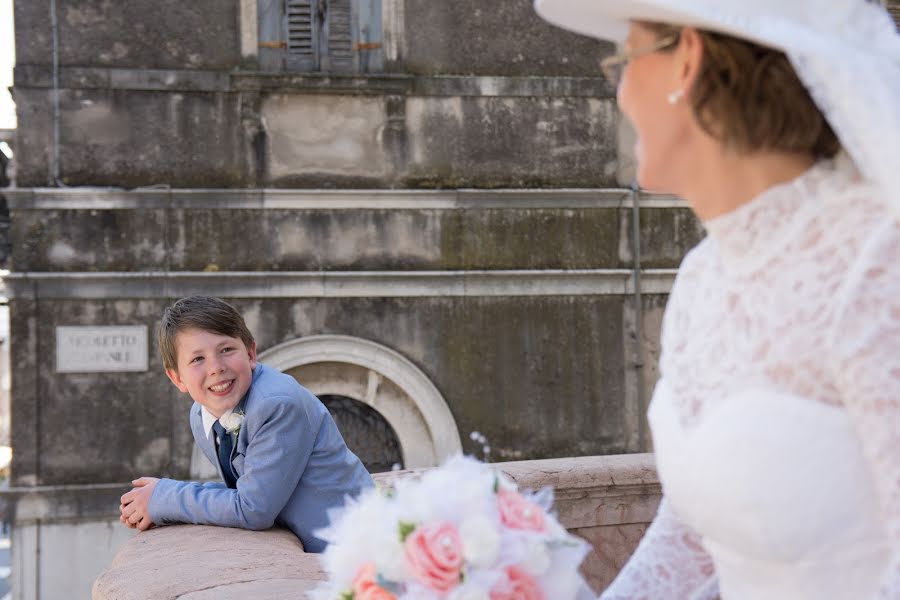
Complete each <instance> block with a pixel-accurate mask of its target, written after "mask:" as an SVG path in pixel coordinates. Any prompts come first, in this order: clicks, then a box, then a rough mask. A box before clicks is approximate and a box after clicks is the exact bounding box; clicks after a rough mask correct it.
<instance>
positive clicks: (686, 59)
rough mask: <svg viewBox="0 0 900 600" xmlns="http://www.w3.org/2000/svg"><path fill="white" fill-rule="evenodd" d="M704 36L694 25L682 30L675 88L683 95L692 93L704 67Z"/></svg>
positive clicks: (676, 53) (674, 75) (676, 52)
mask: <svg viewBox="0 0 900 600" xmlns="http://www.w3.org/2000/svg"><path fill="white" fill-rule="evenodd" d="M703 52H704V48H703V37H702V36H701V35H700V32H699V31H697V29H695V28H694V27H685V28H683V29H682V30H681V35H680V38H679V41H678V46H677V47H676V48H675V57H676V60H675V73H674V74H673V77H674V79H675V81H674V82H673V83H674V87H673V90H678V91H680V92H681V95H682V96H688V97H690V95H691V90H692V89H693V87H694V83H695V82H696V81H697V78H698V77H699V76H700V71H701V69H702V67H703Z"/></svg>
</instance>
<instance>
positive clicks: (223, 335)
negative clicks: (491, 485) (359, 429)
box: [119, 296, 373, 552]
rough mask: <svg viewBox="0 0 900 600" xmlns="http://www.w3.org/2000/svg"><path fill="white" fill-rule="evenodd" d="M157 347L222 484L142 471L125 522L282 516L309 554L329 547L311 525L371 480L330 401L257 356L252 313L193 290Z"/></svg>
mask: <svg viewBox="0 0 900 600" xmlns="http://www.w3.org/2000/svg"><path fill="white" fill-rule="evenodd" d="M159 349H160V353H161V354H162V357H163V364H164V366H165V369H166V375H168V377H169V379H171V380H172V383H174V384H175V386H176V387H177V388H178V389H179V390H181V391H182V392H185V393H188V394H190V395H191V398H193V400H194V405H193V406H192V407H191V411H190V423H191V431H192V432H193V434H194V440H195V441H196V443H197V445H198V446H199V447H200V449H201V450H203V453H204V454H205V455H206V456H207V458H209V460H210V461H211V462H212V463H213V464H214V465H217V466H218V468H219V472H220V473H221V475H222V478H223V480H224V483H223V482H208V483H196V482H189V481H175V480H172V479H157V478H154V477H141V478H139V479H136V480H134V481H133V482H132V483H133V485H134V486H135V487H134V488H133V489H132V490H131V491H129V492H128V493H126V494H125V495H123V496H122V504H121V506H120V507H119V509H120V512H121V516H120V520H121V521H122V522H123V523H125V524H126V525H128V526H129V527H132V528H137V529H140V530H142V531H143V530H146V529H149V528H150V527H151V526H153V525H165V524H169V523H195V524H204V525H220V526H223V527H240V528H243V529H268V528H269V527H271V526H272V525H273V524H275V523H277V524H280V525H283V526H286V527H288V528H289V529H290V530H291V531H293V532H294V534H296V535H297V537H298V538H300V541H301V542H302V543H303V547H304V548H305V549H306V550H307V552H321V551H322V550H324V548H325V542H324V541H323V540H321V539H319V538H317V537H315V536H314V535H313V531H315V530H316V529H319V528H321V527H324V526H326V525H327V524H328V517H327V512H328V510H329V509H330V508H334V507H338V506H342V505H343V503H344V500H345V497H346V496H356V495H358V494H359V493H360V492H361V491H362V490H363V489H364V488H367V487H370V486H372V485H373V483H372V478H371V477H370V476H369V473H368V472H367V471H366V469H365V467H363V465H362V463H361V462H360V460H359V459H358V458H357V457H356V455H354V454H353V453H352V452H351V451H350V449H349V448H347V446H346V445H345V444H344V439H343V438H342V437H341V434H340V432H339V431H338V429H337V426H336V425H335V424H334V420H333V419H332V418H331V415H330V414H329V413H328V411H327V410H326V408H325V406H323V405H322V403H321V402H320V401H319V400H318V398H316V397H315V396H314V395H313V394H312V393H311V392H309V390H307V389H306V388H304V387H303V386H301V385H300V384H298V383H297V381H296V380H295V379H294V378H293V377H291V376H290V375H285V374H284V373H281V372H279V371H277V370H275V369H272V368H269V367H267V366H265V365H263V364H262V363H257V362H256V342H255V341H254V340H253V336H252V334H251V333H250V331H249V330H248V329H247V326H246V324H245V323H244V319H243V318H242V317H241V315H240V313H238V312H237V310H235V309H234V308H233V307H232V306H231V305H230V304H228V303H226V302H224V301H222V300H219V299H218V298H210V297H205V296H191V297H188V298H182V299H181V300H178V301H177V302H175V304H173V305H172V306H170V307H169V308H167V309H166V310H165V312H164V313H163V317H162V322H161V324H160V328H159Z"/></svg>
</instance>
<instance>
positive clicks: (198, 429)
mask: <svg viewBox="0 0 900 600" xmlns="http://www.w3.org/2000/svg"><path fill="white" fill-rule="evenodd" d="M191 432H192V433H193V434H194V440H195V441H196V442H197V445H198V446H200V449H201V450H203V454H204V455H205V456H206V458H208V459H209V462H211V463H212V464H214V465H215V466H216V471H218V472H219V477H220V478H223V477H222V467H221V466H219V457H218V455H217V454H216V445H215V442H213V441H212V438H211V437H210V436H207V432H205V431H203V417H202V416H201V415H200V405H199V404H195V405H194V407H193V408H192V409H191ZM223 479H224V478H223Z"/></svg>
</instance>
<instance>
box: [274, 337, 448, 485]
mask: <svg viewBox="0 0 900 600" xmlns="http://www.w3.org/2000/svg"><path fill="white" fill-rule="evenodd" d="M259 360H260V361H261V362H263V363H265V364H267V365H269V366H270V367H273V368H275V369H278V370H280V371H283V372H285V373H288V374H290V375H293V376H294V377H295V378H296V379H297V380H298V381H300V382H301V383H302V384H303V385H304V386H305V387H307V388H308V389H309V390H310V391H312V392H313V393H314V394H316V395H325V394H333V395H339V396H347V397H349V398H353V399H356V400H359V401H360V402H364V403H365V404H368V405H369V406H371V407H372V408H374V409H375V410H377V411H378V412H379V413H381V415H382V416H384V418H385V419H386V420H387V421H388V423H390V424H391V426H392V427H393V428H394V431H395V432H396V433H397V437H398V438H399V440H400V446H401V449H402V453H403V464H404V466H405V467H406V468H407V469H414V468H420V467H430V466H435V465H438V464H440V463H441V462H443V461H444V460H445V459H446V458H448V457H449V456H451V455H453V454H457V453H459V452H461V451H462V444H461V442H460V438H459V429H458V428H457V426H456V420H455V419H454V418H453V414H452V413H451V412H450V409H449V407H448V406H447V402H446V401H445V400H444V398H443V396H442V395H441V393H440V392H439V391H438V389H437V388H436V387H435V386H434V384H433V383H432V382H431V380H430V379H429V378H428V377H427V376H426V375H425V374H424V373H423V372H422V371H421V370H420V369H419V368H418V367H416V366H415V365H414V364H413V363H412V362H410V361H409V360H408V359H407V358H406V357H404V356H403V355H401V354H400V353H398V352H396V351H395V350H392V349H390V348H388V347H386V346H382V345H381V344H377V343H375V342H372V341H370V340H365V339H362V338H357V337H352V336H345V335H313V336H309V337H304V338H299V339H296V340H291V341H289V342H285V343H283V344H279V345H277V346H274V347H272V348H269V349H268V350H266V351H264V352H261V353H260V355H259Z"/></svg>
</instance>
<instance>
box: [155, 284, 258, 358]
mask: <svg viewBox="0 0 900 600" xmlns="http://www.w3.org/2000/svg"><path fill="white" fill-rule="evenodd" d="M185 329H200V330H202V331H209V332H212V333H217V334H219V335H227V336H228V337H233V338H238V339H240V340H241V341H242V342H244V345H245V346H247V348H249V347H250V346H252V345H253V334H252V333H250V330H249V329H247V324H246V323H244V318H243V317H242V316H241V313H239V312H238V311H237V309H235V308H234V307H233V306H231V305H230V304H228V303H227V302H225V301H224V300H220V299H219V298H213V297H211V296H187V297H186V298H182V299H180V300H177V301H176V302H175V304H173V305H172V306H170V307H168V308H166V310H164V311H163V315H162V320H161V321H160V323H159V332H158V336H157V341H158V343H159V353H160V354H161V355H162V359H163V366H164V367H165V368H166V369H176V370H177V369H178V347H177V345H176V338H177V336H178V332H179V331H184V330H185Z"/></svg>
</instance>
